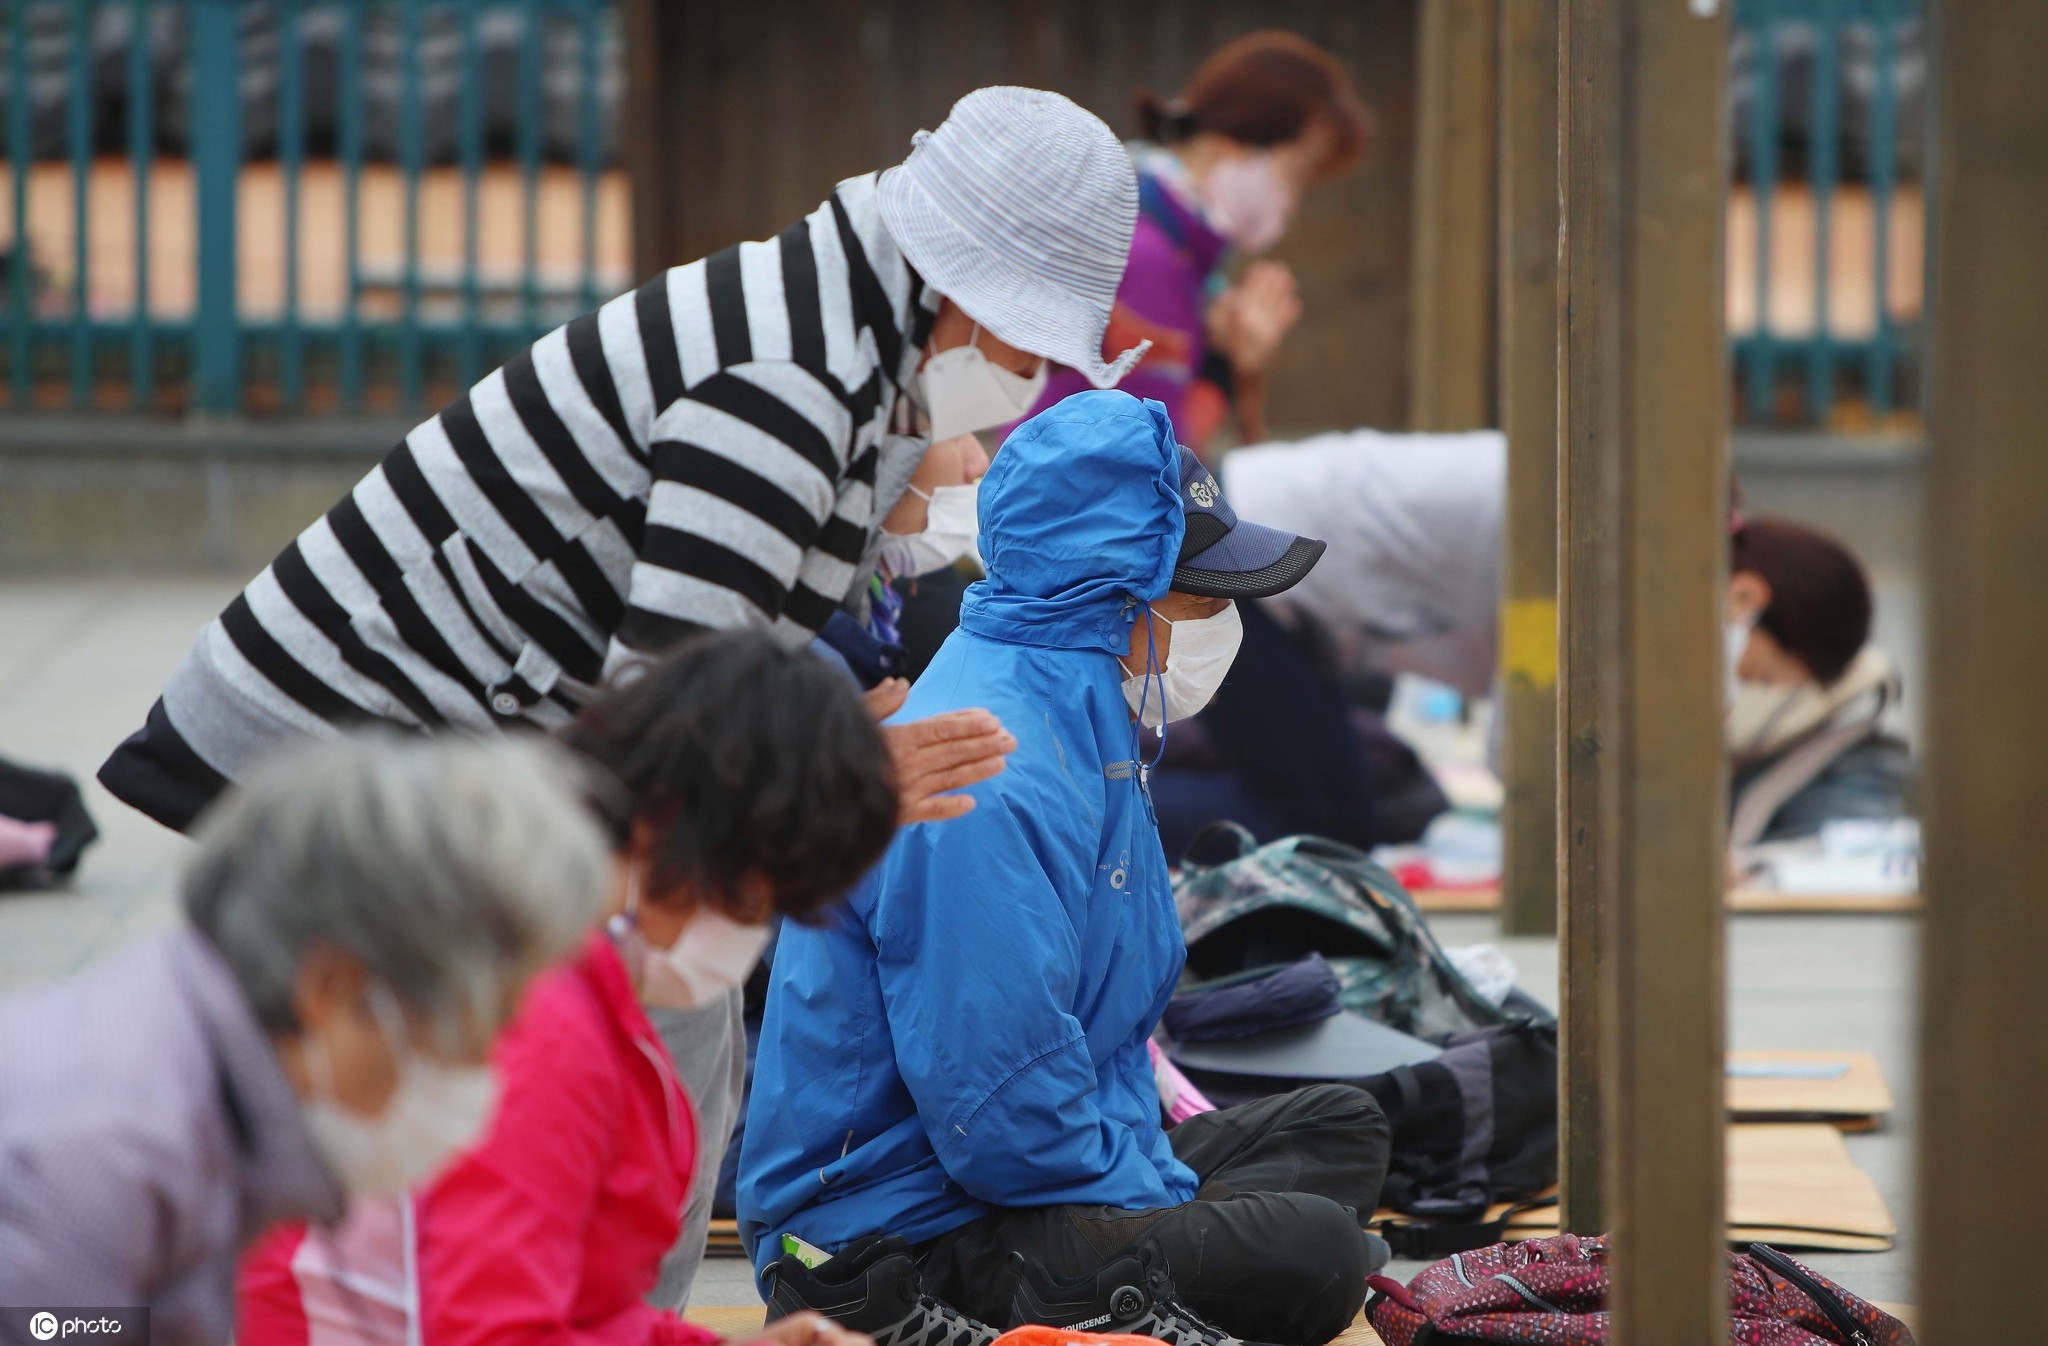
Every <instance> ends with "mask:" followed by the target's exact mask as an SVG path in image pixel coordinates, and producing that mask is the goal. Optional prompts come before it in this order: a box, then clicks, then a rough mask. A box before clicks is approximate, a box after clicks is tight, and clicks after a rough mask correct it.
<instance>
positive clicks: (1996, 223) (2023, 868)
mask: <svg viewBox="0 0 2048 1346" xmlns="http://www.w3.org/2000/svg"><path fill="white" fill-rule="evenodd" d="M1933 22H1934V41H1933V48H1932V50H1933V57H1934V60H1933V69H1934V72H1935V74H1934V106H1935V118H1934V120H1935V129H1934V150H1935V153H1934V156H1933V157H1932V159H1931V161H1930V171H1931V173H1932V174H1933V182H1932V184H1931V185H1932V188H1933V194H1934V205H1935V213H1934V228H1933V240H1934V247H1933V252H1932V262H1933V278H1932V281H1933V286H1932V290H1931V294H1932V297H1933V309H1932V318H1933V329H1932V334H1931V341H1930V344H1929V347H1928V349H1929V351H1930V352H1931V370H1930V373H1931V379H1930V384H1929V404H1928V440H1929V444H1930V451H1931V457H1930V463H1929V468H1930V471H1929V491H1928V502H1927V507H1928V513H1927V516H1926V517H1927V537H1928V554H1929V567H1928V575H1927V602H1926V604H1925V610H1926V612H1927V614H1928V622H1927V663H1928V669H1927V672H1928V678H1927V681H1928V686H1929V689H1930V691H1929V695H1928V698H1927V700H1926V702H1925V704H1926V706H1927V740H1928V742H1927V777H1926V780H1927V790H1926V808H1925V821H1926V826H1927V863H1926V874H1925V877H1924V887H1925V889H1926V891H1927V895H1928V909H1929V912H1930V915H1929V919H1928V920H1927V922H1926V924H1925V925H1924V926H1922V928H1921V939H1922V941H1923V946H1924V955H1925V975H1924V976H1923V977H1922V978H1921V992H1920V994H1921V998H1922V1001H1923V1004H1924V1029H1923V1033H1924V1037H1923V1043H1922V1047H1923V1062H1924V1064H1923V1066H1922V1068H1921V1126H1920V1135H1921V1144H1920V1193H1921V1196H1920V1212H1921V1225H1922V1231H1921V1237H1920V1240H1919V1242H1920V1275H1919V1284H1920V1303H1921V1305H1922V1311H1923V1320H1924V1324H1925V1334H1924V1336H1923V1338H1922V1339H1923V1340H1924V1341H1927V1342H1929V1343H1932V1346H1941V1343H1947V1342H1976V1341H2010V1340H2015V1339H2017V1338H2020V1337H2025V1336H2034V1335H2038V1333H2037V1332H2036V1331H2035V1330H2034V1329H2029V1328H2025V1327H2023V1326H2020V1325H2021V1324H2024V1323H2027V1322H2029V1321H2032V1320H2033V1319H2035V1318H2037V1317H2038V1316H2039V1313H2040V1302H2041V1289H2040V1273H2039V1271H2038V1269H2036V1268H2034V1267H2031V1266H2029V1265H2028V1260H2029V1259H2028V1255H2027V1254H2028V1249H2029V1247H2030V1246H2034V1245H2036V1244H2037V1243H2038V1230H2039V1228H2040V1219H2041V1215H2040V1203H2039V1201H2038V1200H2037V1199H2036V1198H2037V1195H2038V1189H2039V1186H2040V1174H2042V1173H2043V1172H2044V1171H2048V1118H2044V1116H2043V1113H2042V1105H2041V1084H2040V1081H2041V1080H2042V1079H2043V1078H2044V1076H2048V1017H2044V1016H2043V1015H2042V1013H2041V1007H2040V982H2041V973H2040V960H2041V950H2042V949H2043V948H2048V902H2044V900H2043V894H2044V893H2048V847H2044V846H2043V844H2042V840H2041V835H2040V831H2041V827H2040V819H2041V801H2042V800H2043V799H2044V798H2048V717H2044V716H2043V714H2042V712H2041V704H2040V698H2041V692H2040V680H2041V669H2042V668H2043V667H2044V661H2048V597H2044V595H2043V588H2042V586H2043V582H2044V578H2048V509H2044V502H2048V450H2044V444H2043V435H2042V433H2041V417H2042V411H2041V392H2040V388H2041V373H2040V362H2041V351H2042V350H2043V349H2044V348H2048V308H2044V307H2043V301H2044V297H2048V250H2044V249H2043V248H2042V246H2041V242H2042V240H2041V231H2042V220H2043V219H2044V218H2048V100H2044V99H2043V97H2042V95H2041V86H2040V73H2039V72H2040V70H2041V69H2042V66H2043V63H2044V62H2048V8H2044V7H2043V6H2041V5H2039V4H2012V3H2005V4H1968V3H1962V4H1942V5H1937V6H1935V7H1934V10H1933Z"/></svg>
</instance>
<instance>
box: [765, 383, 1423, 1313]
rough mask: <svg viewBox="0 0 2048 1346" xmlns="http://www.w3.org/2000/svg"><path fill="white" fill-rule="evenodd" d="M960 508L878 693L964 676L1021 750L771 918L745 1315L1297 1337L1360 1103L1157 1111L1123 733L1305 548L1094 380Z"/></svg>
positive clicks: (1359, 1180) (1136, 829) (1376, 1116)
mask: <svg viewBox="0 0 2048 1346" xmlns="http://www.w3.org/2000/svg"><path fill="white" fill-rule="evenodd" d="M980 508H981V547H982V552H983V555H984V557H985V558H986V561H987V567H988V578H987V579H985V580H983V581H982V582H980V583H978V584H976V585H974V586H973V587H972V588H971V589H969V590H968V592H967V595H966V597H965V599H964V601H963V602H962V605H961V612H960V626H959V629H958V630H957V631H956V632H954V634H953V635H952V636H951V637H950V638H949V639H948V640H947V641H946V643H945V645H944V646H943V647H942V648H941V649H940V651H939V653H938V655H937V656H936V658H935V659H934V660H933V662H932V663H931V665H930V667H929V668H928V669H927V670H926V671H925V673H924V675H923V677H921V678H920V679H919V680H918V682H917V685H916V687H915V688H914V689H913V690H912V692H911V695H910V701H909V703H908V704H907V705H906V706H905V707H904V708H903V711H902V713H903V714H904V715H906V716H910V717H913V718H914V717H920V716H926V715H934V714H938V713H940V712H942V711H946V710H950V709H953V708H955V707H958V706H984V707H987V708H988V709H989V710H991V711H993V712H995V713H996V714H997V715H998V716H999V717H1001V719H1002V721H1003V723H1004V724H1005V725H1007V726H1009V727H1010V728H1011V729H1012V731H1013V732H1014V733H1015V735H1016V738H1017V741H1018V747H1017V750H1016V752H1015V753H1013V754H1012V755H1011V757H1010V759H1009V765H1008V768H1007V770H1005V771H1004V772H1003V773H1002V774H1001V775H998V776H996V777H995V778H994V779H993V780H990V781H987V782H985V783H983V784H981V785H978V786H975V787H974V788H973V790H972V794H973V797H974V800H975V808H974V810H973V811H972V812H971V813H969V814H967V815H966V817H964V818H962V819H959V820H957V821H955V822H951V823H948V824H947V825H946V826H944V827H927V826H915V827H908V828H905V829H903V830H902V831H901V832H900V833H899V834H898V836H897V839H896V841H895V843H894V844H893V845H892V846H891V847H890V849H889V851H888V853H887V855H886V856H885V857H884V859H883V861H882V863H881V865H880V866H879V867H878V868H877V869H876V870H875V871H874V873H872V874H871V875H870V876H869V877H868V879H867V880H866V881H865V882H864V883H863V884H862V885H861V886H860V887H859V888H858V889H857V890H856V891H855V893H854V895H853V897H852V900H851V901H850V902H849V903H847V904H846V905H845V906H844V907H843V908H840V909H838V910H836V911H834V912H833V913H832V914H830V915H829V916H828V917H826V918H825V920H824V921H823V923H822V924H820V925H817V926H815V927H799V926H794V925H791V926H788V927H786V928H785V930H784V933H783V935H782V940H781V944H780V947H779V949H778V951H777V953H776V958H775V969H774V976H773V981H772V986H771V990H770V993H769V998H768V1009H767V1020H766V1023H765V1025H764V1027H763V1030H762V1035H761V1044H760V1055H759V1059H758V1062H757V1065H756V1074H755V1082H754V1100H755V1104H754V1110H753V1116H752V1118H751V1120H750V1124H749V1126H748V1128H747V1135H746V1143H745V1149H744V1152H743V1154H742V1157H741V1163H740V1182H739V1191H738V1195H739V1213H740V1226H741V1234H742V1237H743V1238H744V1239H745V1240H746V1241H747V1246H748V1248H749V1250H750V1252H751V1254H752V1256H753V1259H754V1263H755V1266H756V1267H757V1268H759V1270H760V1271H761V1273H762V1275H763V1277H764V1286H765V1288H766V1291H767V1294H768V1297H769V1302H770V1314H771V1316H779V1315H780V1314H784V1313H788V1312H792V1311H795V1310H796V1309H799V1308H811V1309H817V1310H820V1311H822V1312H824V1313H827V1314H829V1315H832V1316H834V1317H836V1318H838V1319H840V1320H841V1321H842V1322H843V1323H845V1324H846V1325H847V1326H850V1327H853V1328H856V1329H858V1330H861V1331H866V1332H869V1333H871V1334H873V1335H874V1336H875V1338H876V1340H877V1342H878V1343H879V1346H981V1343H984V1342H986V1341H987V1340H989V1339H991V1338H993V1336H994V1335H995V1332H996V1329H998V1328H1003V1327H1007V1326H1012V1325H1017V1324H1020V1323H1025V1322H1035V1323H1049V1324H1052V1325H1054V1326H1060V1327H1071V1328H1076V1329H1088V1330H1095V1331H1112V1330H1114V1331H1124V1332H1138V1333H1142V1334H1144V1335H1149V1336H1154V1337H1159V1338H1162V1339H1164V1340H1166V1341H1168V1342H1171V1343H1176V1344H1177V1346H1182V1344H1192V1343H1198V1342H1200V1343H1212V1344H1213V1343H1216V1342H1219V1341H1221V1340H1223V1333H1229V1334H1232V1335H1235V1336H1238V1337H1249V1338H1254V1339H1258V1340H1262V1341H1271V1342H1287V1343H1304V1344H1306V1343H1320V1342H1324V1341H1327V1340H1329V1339H1330V1338H1331V1337H1333V1336H1335V1335H1336V1334H1337V1333H1338V1332H1340V1331H1342V1330H1343V1329H1344V1328H1345V1327H1346V1326H1348V1325H1349V1324H1350V1322H1351V1320H1352V1318H1353V1317H1354V1316H1355V1315H1356V1314H1357V1312H1358V1310H1359V1307H1360V1305H1361V1304H1362V1302H1363V1300H1364V1296H1365V1277H1366V1274H1367V1253H1366V1239H1365V1236H1364V1235H1363V1234H1362V1233H1361V1231H1360V1223H1359V1222H1360V1218H1361V1217H1369V1216H1370V1214H1371V1211H1372V1209H1373V1207H1374V1206H1375V1204H1376V1203H1377V1200H1378V1197H1379V1190H1380V1184H1381V1181H1382V1180H1383V1179H1384V1178H1385V1176H1386V1166H1387V1149H1388V1136H1387V1123H1386V1119H1385V1117H1384V1116H1383V1115H1382V1114H1381V1112H1380V1110H1379V1108H1378V1106H1377V1105H1376V1104H1375V1103H1374V1102H1373V1100H1372V1098H1371V1097H1370V1096H1369V1095H1367V1094H1365V1093H1363V1092H1361V1091H1359V1090H1355V1089H1350V1088H1346V1087H1342V1086H1327V1087H1323V1088H1316V1089H1308V1090H1303V1091H1300V1092H1297V1093H1294V1094H1289V1095H1284V1096H1281V1097H1279V1098H1274V1099H1269V1100H1265V1101H1263V1102H1260V1103H1256V1104H1252V1105H1249V1106H1247V1107H1243V1108H1236V1109H1230V1110H1227V1111H1223V1112H1217V1113H1209V1114H1205V1115H1202V1116H1198V1117H1195V1118H1192V1119H1190V1120H1189V1121H1187V1122H1184V1123H1182V1124H1181V1125H1180V1126H1179V1127H1178V1128H1176V1129H1175V1130H1174V1131H1172V1132H1171V1133H1169V1132H1167V1131H1166V1130H1165V1129H1164V1127H1163V1126H1162V1124H1161V1119H1160V1102H1159V1093H1158V1089H1157V1085H1156V1084H1155V1082H1154V1077H1153V1073H1152V1067H1151V1063H1150V1060H1149V1057H1148V1053H1147V1049H1146V1043H1147V1039H1148V1038H1149V1037H1150V1035H1151V1033H1152V1030H1153V1028H1154V1026H1155V1025H1156V1024H1157V1023H1158V1021H1159V1015H1160V1013H1161V1011H1162V1010H1163V1009H1164V1008H1165V1006H1166V1003H1167V999H1168V997H1169V996H1170V995H1171V994H1172V992H1173V989H1174V985H1175V983H1176V982H1177V981H1178V979H1179V977H1180V973H1181V966H1182V963H1183V962H1184V958H1185V954H1184V946H1183V943H1182V939H1181V931H1180V924H1179V921H1178V920H1177V919H1176V916H1175V912H1174V902H1173V893H1172V890H1171V888H1170V887H1169V885H1168V880H1167V865H1166V859H1165V856H1164V854H1163V853H1162V852H1161V850H1160V844H1159V833H1158V827H1157V824H1156V822H1155V821H1154V819H1153V816H1152V807H1151V801H1150V798H1149V796H1148V794H1147V780H1146V768H1145V765H1144V763H1143V762H1142V761H1141V760H1140V751H1139V747H1138V723H1139V722H1140V721H1141V720H1142V721H1143V722H1144V723H1146V724H1148V725H1155V726H1156V725H1160V724H1162V723H1164V722H1170V721H1172V720H1176V719H1180V718H1183V717H1185V716H1188V715H1192V714H1193V713H1195V712H1196V711H1197V710H1199V709H1201V707H1202V705H1203V704H1204V703H1206V702H1207V701H1208V699H1209V698H1210V697H1211V696H1212V695H1213V694H1214V692H1215V690H1216V687H1217V685H1218V684H1219V683H1220V682H1221V681H1222V679H1223V675H1224V674H1225V672H1226V671H1227V670H1228V668H1229V666H1230V661H1231V659H1232V657H1233V656H1234V655H1235V653H1236V648H1237V638H1238V625H1237V613H1236V610H1235V608H1234V606H1233V602H1234V600H1236V599H1239V598H1257V597H1264V596H1267V595H1270V594H1273V593H1278V592H1280V591H1281V590H1283V589H1285V588H1287V587H1288V586H1289V585H1291V584H1293V583H1294V582H1295V581H1297V580H1299V579H1300V578H1301V577H1302V575H1304V574H1306V573H1307V571H1308V570H1309V568H1310V567H1311V566H1313V565H1314V564H1315V562H1316V559H1317V558H1318V557H1319V556H1321V554H1322V551H1323V544H1322V543H1321V542H1316V541H1311V540H1308V539H1304V538H1299V537H1295V536H1294V535H1292V534H1287V533H1280V532H1277V531H1275V530H1272V529H1267V528H1261V527H1259V526H1258V525H1256V524H1252V523H1247V522H1242V521H1239V520H1238V519H1237V518H1236V516H1235V515H1234V514H1233V513H1232V512H1231V509H1230V506H1229V505H1228V504H1227V503H1226V502H1225V501H1224V499H1223V496H1222V492H1221V491H1220V489H1219V488H1218V487H1217V485H1216V482H1215V479H1214V478H1212V477H1211V476H1210V475H1209V473H1208V472H1207V471H1206V470H1205V469H1204V468H1203V467H1202V466H1201V464H1200V463H1199V462H1197V461H1196V459H1195V457H1194V455H1193V454H1191V453H1189V452H1187V451H1186V450H1185V449H1182V448H1180V447H1179V446H1178V445H1177V444H1176V443H1175V440H1174V435H1173V427H1172V424H1171V423H1170V422H1169V420H1168V419H1167V416H1166V412H1165V409H1164V408H1163V407H1161V406H1160V405H1159V404H1158V403H1156V402H1140V401H1138V400H1137V399H1136V398H1133V397H1131V396H1129V395H1128V394H1125V393H1118V392H1089V393H1082V394H1079V395H1077V396H1074V397H1070V398H1068V399H1066V400H1065V401H1063V402H1061V403H1059V404H1058V405H1056V406H1054V407H1052V408H1050V409H1049V410H1047V411H1045V412H1044V413H1042V414H1041V415H1039V416H1037V417H1035V418H1034V419H1032V420H1031V421H1029V422H1027V423H1026V424H1025V425H1024V426H1023V427H1022V428H1020V429H1019V430H1018V431H1017V432H1016V433H1015V434H1013V435H1012V436H1011V437H1010V438H1009V440H1008V441H1007V442H1006V443H1005V444H1004V446H1003V450H1002V452H1001V453H1000V454H998V455H997V456H996V459H995V464H994V466H993V467H992V468H991V470H990V471H989V474H988V476H987V477H986V478H985V479H984V481H983V483H982V487H981V500H980ZM1205 1320H1206V1321H1205ZM1211 1323H1213V1324H1214V1325H1215V1326H1214V1327H1211V1326H1210V1325H1209V1324H1211ZM1219 1328H1220V1329H1222V1331H1221V1332H1219V1331H1218V1330H1217V1329H1219Z"/></svg>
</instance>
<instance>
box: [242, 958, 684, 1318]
mask: <svg viewBox="0 0 2048 1346" xmlns="http://www.w3.org/2000/svg"><path fill="white" fill-rule="evenodd" d="M492 1059H493V1061H494V1062H495V1063H496V1065H497V1067H498V1072H499V1078H500V1081H501V1084H502V1086H503V1088H502V1100H501V1102H500V1103H499V1105H498V1115H497V1117H496V1119H495V1120H494V1121H493V1123H492V1125H491V1130H490V1132H489V1134H488V1135H487V1137H486V1138H485V1140H484V1141H483V1143H482V1144H481V1145H480V1146H478V1148H477V1149H475V1150H474V1151H472V1152H471V1153H469V1154H468V1155H466V1156H464V1157H462V1158H461V1159H459V1160H457V1161H456V1162H455V1163H454V1165H453V1166H451V1167H450V1168H448V1169H446V1170H445V1171H443V1172H442V1174H441V1175H440V1176H439V1177H438V1178H437V1179H436V1180H435V1181H434V1182H433V1184H432V1185H431V1186H429V1187H427V1188H425V1189H423V1190H420V1191H417V1192H415V1193H413V1194H412V1195H411V1196H410V1197H409V1198H407V1199H406V1200H405V1201H403V1202H385V1203H370V1202H360V1201H359V1202H357V1203H356V1204H355V1206H354V1207H353V1208H352V1209H351V1211H350V1214H349V1218H348V1219H347V1220H346V1221H344V1222H343V1224H342V1225H341V1226H339V1227H338V1228H337V1229H334V1230H330V1231H319V1232H314V1233H308V1231H307V1230H306V1228H305V1227H304V1226H297V1227H294V1228H292V1229H289V1230H286V1231H284V1232H283V1233H281V1234H279V1235H277V1236H274V1237H272V1238H270V1239H267V1240H265V1241H264V1242H262V1243H260V1244H258V1245H257V1246H256V1248H255V1249H254V1250H252V1251H251V1253H250V1254H249V1256H248V1257H247V1258H246V1259H245V1260H244V1262H243V1266H242V1277H241V1284H240V1291H239V1304H238V1310H239V1311H238V1314H237V1324H236V1340H237V1343H238V1346H362V1344H363V1343H370V1342H376V1343H382V1344H384V1346H406V1343H408V1342H414V1343H417V1342H430V1343H432V1346H472V1344H474V1346H482V1344H483V1343H491V1346H504V1344H506V1343H525V1344H527V1346H541V1344H542V1343H547V1344H548V1346H572V1343H573V1344H574V1346H707V1343H710V1342H712V1341H715V1340H716V1339H717V1338H716V1334H714V1333H711V1332H708V1331H706V1330H705V1329H703V1328H700V1327H697V1326H695V1325H693V1324H690V1323H686V1322H684V1321H683V1320H682V1318H681V1317H679V1316H678V1315H676V1314H673V1313H668V1312H665V1311H663V1310H659V1309H655V1308H652V1307H650V1306H649V1305H648V1304H647V1303H646V1302H645V1296H646V1294H647V1292H648V1291H649V1290H651V1289H653V1287H654V1283H655V1278H656V1275H657V1273H658V1271H659V1268H660V1264H661V1259H662V1257H663V1255H664V1254H666V1253H667V1252H668V1250H669V1248H670V1247H671V1246H672V1245H673V1244H674V1243H675V1239H676V1234H677V1231H678V1229H679V1228H680V1226H681V1223H682V1210H683V1206H684V1203H685V1202H686V1200H687V1199H688V1196H689V1191H690V1178H691V1174H692V1172H693V1171H694V1169H695V1166H696V1158H697V1122H696V1116H695V1114H694V1113H693V1112H692V1110H691V1107H690V1103H689V1099H688V1097H687V1096H686V1095H685V1094H684V1092H683V1090H682V1087H681V1085H680V1084H679V1083H678V1081H677V1079H676V1076H675V1071H674V1068H673V1067H672V1066H671V1064H670V1062H669V1059H668V1054H667V1052H666V1051H664V1050H663V1048H662V1045H661V1040H660V1039H659V1038H658V1037H657V1036H656V1035H655V1032H654V1029H653V1027H652V1025H650V1024H649V1023H648V1020H647V1015H646V1013H645V1012H644V1011H643V1010H642V1009H641V1008H640V1005H639V1002H638V1001H637V1000H636V999H635V997H634V995H633V989H632V986H631V985H630V984H629V982H628V980H627V976H626V969H625V965H624V964H623V963H622V962H621V961H620V960H619V956H618V954H617V953H616V952H615V951H614V950H613V948H612V944H611V941H610V940H609V939H608V938H607V937H606V936H604V935H603V934H602V933H600V934H596V935H593V936H592V938H591V941H590V943H589V944H588V946H586V947H585V949H584V951H583V953H582V954H581V955H580V956H579V957H578V958H577V959H576V960H575V961H574V962H572V963H570V964H568V965H566V966H564V967H561V968H557V969H556V970H554V971H553V972H551V973H548V974H546V975H544V976H543V977H541V978H540V979H539V980H537V981H536V982H535V983H534V985H533V987H532V989H531V990H530V991H529V992H528V994H527V997H526V1001H525V1003H524V1004H523V1005H522V1006H521V1007H520V1011H519V1014H518V1015H517V1017H515V1018H514V1020H513V1021H512V1023H511V1024H510V1025H509V1026H508V1027H507V1028H506V1029H505V1032H504V1034H503V1035H502V1036H501V1037H500V1039H499V1040H498V1043H497V1045H496V1046H495V1047H494V1048H493V1049H492Z"/></svg>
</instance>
